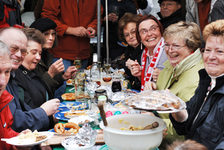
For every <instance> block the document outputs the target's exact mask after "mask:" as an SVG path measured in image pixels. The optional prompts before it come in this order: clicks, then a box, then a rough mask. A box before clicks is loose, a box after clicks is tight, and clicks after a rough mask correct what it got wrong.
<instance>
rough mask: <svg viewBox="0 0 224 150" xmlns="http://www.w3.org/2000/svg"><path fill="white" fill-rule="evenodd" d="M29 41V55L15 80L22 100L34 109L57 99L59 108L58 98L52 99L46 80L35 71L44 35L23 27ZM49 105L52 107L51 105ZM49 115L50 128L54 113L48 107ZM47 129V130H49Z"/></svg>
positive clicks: (16, 74) (18, 70)
mask: <svg viewBox="0 0 224 150" xmlns="http://www.w3.org/2000/svg"><path fill="white" fill-rule="evenodd" d="M23 30H24V32H25V34H26V36H27V39H28V42H27V55H26V56H25V57H24V60H23V62H22V65H20V66H19V68H18V69H17V70H16V71H15V81H16V83H17V85H18V88H19V91H18V95H20V99H21V101H23V102H24V103H26V104H27V105H29V106H30V107H31V108H32V109H35V108H39V107H42V106H43V105H49V103H47V102H49V101H55V102H56V106H57V108H58V106H59V101H58V99H52V98H53V95H52V97H50V95H49V94H48V93H49V92H48V90H47V88H46V84H45V82H44V81H43V80H42V79H41V78H40V77H39V76H38V75H37V74H36V73H35V72H34V70H35V68H36V66H37V64H38V62H39V61H40V60H41V52H42V46H43V45H44V43H45V37H44V35H43V34H42V33H41V32H40V31H39V30H37V29H33V28H24V29H23ZM48 107H51V106H50V105H49V106H48ZM46 110H47V111H46V114H47V116H49V121H50V125H49V127H46V128H48V129H50V128H52V127H53V126H54V120H53V116H52V115H53V114H52V110H51V109H50V108H48V109H46ZM48 129H47V130H48Z"/></svg>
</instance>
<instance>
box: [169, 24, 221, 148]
mask: <svg viewBox="0 0 224 150" xmlns="http://www.w3.org/2000/svg"><path fill="white" fill-rule="evenodd" d="M223 33H224V20H218V21H215V22H212V23H210V24H208V25H207V26H205V29H204V31H203V38H204V40H205V43H206V44H205V50H204V52H203V54H202V55H203V60H204V65H205V69H202V70H200V71H199V75H200V82H199V84H198V87H197V90H196V91H195V94H194V96H193V97H192V98H191V100H190V101H189V102H188V103H187V108H186V110H182V111H181V112H178V113H172V115H170V119H171V121H172V123H173V125H174V127H175V129H176V131H177V133H178V134H181V135H185V136H186V137H187V139H193V140H196V141H197V142H199V143H201V144H204V145H205V146H206V147H207V148H208V149H209V150H213V149H214V150H218V149H224V139H223V132H224V129H223V124H224V116H223V108H224V42H223V41H224V40H223V39H224V35H223Z"/></svg>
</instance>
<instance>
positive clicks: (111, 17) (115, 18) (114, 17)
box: [104, 13, 118, 22]
mask: <svg viewBox="0 0 224 150" xmlns="http://www.w3.org/2000/svg"><path fill="white" fill-rule="evenodd" d="M104 20H106V17H105V18H104ZM108 20H109V21H111V22H117V21H118V16H117V15H116V14H115V13H110V14H108Z"/></svg>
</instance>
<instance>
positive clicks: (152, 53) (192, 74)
mask: <svg viewBox="0 0 224 150" xmlns="http://www.w3.org/2000/svg"><path fill="white" fill-rule="evenodd" d="M23 3H24V1H23V0H0V133H1V134H0V138H10V137H14V136H17V135H18V134H20V133H21V132H26V130H27V129H29V130H31V131H34V130H38V131H46V130H49V129H51V128H53V126H54V125H55V123H56V122H57V120H56V119H55V118H54V114H55V113H56V112H57V110H58V107H59V104H60V99H61V95H62V94H63V93H64V92H65V88H66V80H68V79H71V78H72V77H74V75H75V74H76V72H77V68H76V67H75V66H74V65H73V62H74V60H77V59H78V60H81V64H82V66H81V68H86V67H87V66H88V65H89V64H90V62H89V60H90V58H91V53H92V52H91V45H90V38H93V37H95V36H96V33H97V32H96V30H97V1H96V0H91V1H83V0H77V1H73V0H45V1H44V0H37V1H29V0H26V1H25V4H27V3H32V8H31V7H30V9H27V8H26V7H27V6H28V5H26V7H25V9H24V10H25V11H26V10H29V11H33V13H34V14H35V20H33V21H32V23H31V24H30V25H29V26H27V25H26V24H24V23H23V22H22V19H21V14H22V12H23V11H24V10H23V11H21V5H22V4H23ZM154 3H155V2H153V1H152V0H110V1H108V6H105V4H106V1H105V0H101V4H102V6H101V10H100V11H101V12H100V14H101V16H102V19H101V23H102V27H103V28H104V34H103V39H104V40H103V44H102V49H103V50H102V58H101V59H102V60H103V59H105V57H106V49H107V48H109V56H110V59H111V60H112V61H114V62H115V63H118V62H117V61H118V60H119V61H120V60H121V67H122V68H124V69H125V77H126V79H128V80H129V81H130V84H131V88H132V89H135V90H138V91H144V90H169V92H171V93H173V94H175V95H176V96H178V97H179V98H181V99H182V100H183V101H184V102H186V105H187V107H186V109H184V110H181V111H178V112H173V113H170V114H157V113H156V112H154V115H157V116H158V117H160V118H161V119H163V120H164V121H165V122H166V124H167V131H166V133H164V139H163V142H162V144H161V146H160V147H159V148H160V149H161V150H162V149H166V148H167V149H168V150H185V149H187V150H193V149H205V150H206V149H208V150H222V149H224V137H223V132H224V129H223V126H224V117H223V115H222V113H223V111H224V107H223V106H224V101H222V100H223V99H224V92H223V91H224V89H223V88H224V87H223V86H224V20H222V19H224V12H223V10H224V9H223V7H224V3H223V1H222V0H186V1H184V2H183V1H181V0H158V2H157V4H158V5H159V7H160V11H159V12H158V13H157V14H155V13H153V12H154V11H153V10H155V9H156V8H155V7H154V6H155V4H154ZM30 6H31V5H30ZM35 6H36V7H35ZM106 8H108V12H106ZM107 21H108V23H109V26H107V25H106V24H107ZM107 27H108V29H107ZM107 31H108V32H107ZM107 36H108V38H109V41H108V43H107V42H106V37H107ZM184 139H186V141H184V142H182V141H183V140H184ZM176 140H182V141H181V142H180V141H176ZM193 140H194V141H193ZM174 141H176V142H174ZM149 142H150V141H149ZM173 142H174V143H173ZM172 143H173V144H172ZM171 144H172V145H171ZM167 145H170V146H168V147H167ZM194 145H195V146H194ZM1 149H2V150H10V149H20V147H15V146H11V145H8V144H6V143H5V142H3V141H0V150H1ZM33 149H40V147H33Z"/></svg>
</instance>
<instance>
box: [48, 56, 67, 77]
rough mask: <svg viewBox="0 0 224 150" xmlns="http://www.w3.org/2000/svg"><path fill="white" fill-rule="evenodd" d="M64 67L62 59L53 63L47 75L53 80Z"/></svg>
mask: <svg viewBox="0 0 224 150" xmlns="http://www.w3.org/2000/svg"><path fill="white" fill-rule="evenodd" d="M64 69H65V66H64V64H63V61H62V58H60V59H59V60H57V61H56V62H54V63H53V64H52V65H51V66H50V67H49V69H48V74H49V75H50V76H51V77H52V78H53V77H54V76H55V75H57V74H59V73H61V72H63V71H64Z"/></svg>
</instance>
